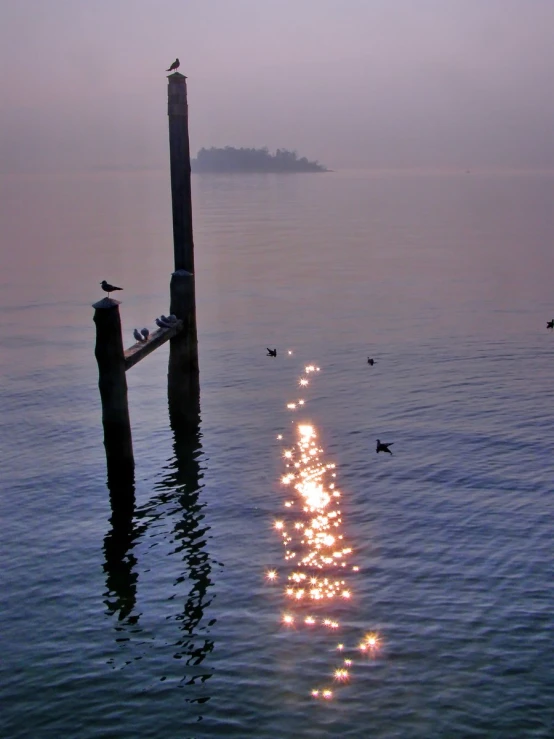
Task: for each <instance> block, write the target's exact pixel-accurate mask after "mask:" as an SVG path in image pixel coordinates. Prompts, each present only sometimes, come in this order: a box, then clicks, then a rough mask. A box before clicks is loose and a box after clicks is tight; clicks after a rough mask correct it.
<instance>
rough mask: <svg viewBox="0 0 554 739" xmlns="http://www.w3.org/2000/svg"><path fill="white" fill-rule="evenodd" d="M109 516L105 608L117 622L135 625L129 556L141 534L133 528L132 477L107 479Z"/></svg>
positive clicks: (134, 588)
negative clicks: (110, 509)
mask: <svg viewBox="0 0 554 739" xmlns="http://www.w3.org/2000/svg"><path fill="white" fill-rule="evenodd" d="M108 489H109V491H110V504H111V508H112V515H111V518H110V524H111V529H110V531H109V532H108V533H107V534H106V537H105V539H104V557H105V561H104V572H105V573H106V591H107V592H106V600H105V603H106V606H107V608H108V613H109V614H110V615H114V614H116V613H117V614H118V619H119V621H127V622H128V623H136V622H137V621H138V616H132V615H131V614H132V612H133V610H134V608H135V605H136V595H137V579H138V575H137V573H136V572H135V571H134V568H135V566H136V564H137V560H136V557H135V556H134V555H133V554H132V547H133V543H134V541H135V540H136V539H137V538H138V536H139V535H140V533H141V531H140V530H138V529H136V528H135V527H134V525H133V517H134V514H135V486H134V480H133V478H130V479H127V480H123V481H122V480H121V478H120V477H119V476H118V475H115V476H114V475H111V476H109V477H108Z"/></svg>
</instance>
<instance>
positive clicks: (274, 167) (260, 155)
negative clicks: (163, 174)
mask: <svg viewBox="0 0 554 739" xmlns="http://www.w3.org/2000/svg"><path fill="white" fill-rule="evenodd" d="M191 168H192V171H193V172H329V170H328V169H327V168H326V167H324V166H323V165H321V164H319V162H310V161H309V160H308V159H306V157H299V156H298V154H297V153H296V152H295V151H288V150H287V149H277V151H276V152H275V154H270V152H269V149H268V148H267V147H264V148H263V149H243V148H241V149H235V147H234V146H226V147H225V148H223V149H216V148H215V147H213V146H212V148H211V149H204V148H202V149H200V151H199V152H198V154H197V155H196V159H193V160H192V161H191Z"/></svg>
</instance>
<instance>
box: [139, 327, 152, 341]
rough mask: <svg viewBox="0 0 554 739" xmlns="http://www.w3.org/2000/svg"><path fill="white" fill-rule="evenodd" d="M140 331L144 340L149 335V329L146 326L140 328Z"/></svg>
mask: <svg viewBox="0 0 554 739" xmlns="http://www.w3.org/2000/svg"><path fill="white" fill-rule="evenodd" d="M140 332H141V334H142V335H143V336H144V340H145V341H146V340H147V339H148V337H149V336H150V331H149V330H148V329H147V328H141V330H140Z"/></svg>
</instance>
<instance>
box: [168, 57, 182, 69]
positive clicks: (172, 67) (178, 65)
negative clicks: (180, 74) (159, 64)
mask: <svg viewBox="0 0 554 739" xmlns="http://www.w3.org/2000/svg"><path fill="white" fill-rule="evenodd" d="M180 66H181V62H180V61H179V59H178V58H177V59H175V61H174V62H173V64H172V65H171V67H170V68H169V69H166V70H165V71H166V72H173V70H174V69H179V67H180Z"/></svg>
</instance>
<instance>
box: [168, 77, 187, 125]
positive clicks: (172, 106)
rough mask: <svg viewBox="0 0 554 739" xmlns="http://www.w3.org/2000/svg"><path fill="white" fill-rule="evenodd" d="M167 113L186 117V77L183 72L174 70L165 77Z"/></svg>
mask: <svg viewBox="0 0 554 739" xmlns="http://www.w3.org/2000/svg"><path fill="white" fill-rule="evenodd" d="M167 79H168V81H169V84H168V86H167V115H171V116H181V117H186V116H187V115H188V105H187V78H186V77H185V75H184V74H179V72H174V73H173V74H170V75H169V77H168V78H167Z"/></svg>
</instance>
